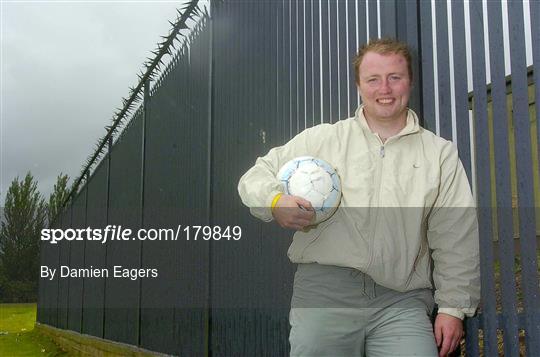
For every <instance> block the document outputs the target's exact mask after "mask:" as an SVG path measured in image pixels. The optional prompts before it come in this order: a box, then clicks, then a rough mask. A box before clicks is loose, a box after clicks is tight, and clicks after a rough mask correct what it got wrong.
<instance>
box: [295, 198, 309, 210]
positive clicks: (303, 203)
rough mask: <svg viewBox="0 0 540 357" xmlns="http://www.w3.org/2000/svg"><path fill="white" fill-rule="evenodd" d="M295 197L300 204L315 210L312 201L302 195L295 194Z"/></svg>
mask: <svg viewBox="0 0 540 357" xmlns="http://www.w3.org/2000/svg"><path fill="white" fill-rule="evenodd" d="M294 197H295V199H296V203H298V205H299V206H302V207H304V208H305V209H308V210H313V206H312V205H311V202H309V201H308V200H306V199H304V198H302V197H298V196H294Z"/></svg>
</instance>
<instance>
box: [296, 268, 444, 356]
mask: <svg viewBox="0 0 540 357" xmlns="http://www.w3.org/2000/svg"><path fill="white" fill-rule="evenodd" d="M433 305H434V302H433V297H432V293H431V290H429V289H419V290H413V291H409V292H405V293H401V292H397V291H394V290H391V289H387V288H385V287H382V286H380V285H378V284H376V283H375V282H374V281H373V280H372V279H371V278H370V277H369V276H368V275H366V274H364V273H362V272H360V271H358V270H356V269H351V268H342V267H336V266H328V265H319V264H299V265H298V270H297V272H296V274H295V278H294V291H293V298H292V302H291V311H290V315H289V321H290V324H291V333H290V336H289V341H290V343H291V356H309V357H312V356H326V357H337V356H347V357H352V356H367V357H389V356H433V357H436V356H438V352H437V347H436V345H435V337H434V335H433V328H432V324H431V321H430V316H429V315H430V314H431V311H432V310H433Z"/></svg>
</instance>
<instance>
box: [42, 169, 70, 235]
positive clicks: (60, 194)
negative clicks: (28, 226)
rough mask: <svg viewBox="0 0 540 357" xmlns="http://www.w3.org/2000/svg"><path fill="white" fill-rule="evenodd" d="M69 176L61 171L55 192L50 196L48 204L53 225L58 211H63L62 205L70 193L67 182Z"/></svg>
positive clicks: (49, 217) (48, 211)
mask: <svg viewBox="0 0 540 357" xmlns="http://www.w3.org/2000/svg"><path fill="white" fill-rule="evenodd" d="M68 181H69V176H68V175H64V174H62V173H60V175H58V177H57V178H56V184H55V185H54V188H53V192H52V193H51V195H50V196H49V204H48V205H47V215H48V224H49V225H51V224H52V223H53V222H54V220H55V219H56V216H57V215H58V213H60V212H61V211H62V205H63V204H64V201H65V200H66V198H67V197H68V195H69V188H68V187H67V183H68Z"/></svg>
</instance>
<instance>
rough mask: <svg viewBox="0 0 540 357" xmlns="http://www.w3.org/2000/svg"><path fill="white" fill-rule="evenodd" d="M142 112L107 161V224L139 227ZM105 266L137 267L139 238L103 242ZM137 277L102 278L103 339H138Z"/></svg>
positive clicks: (115, 146)
mask: <svg viewBox="0 0 540 357" xmlns="http://www.w3.org/2000/svg"><path fill="white" fill-rule="evenodd" d="M141 135H142V114H141V112H140V111H138V112H137V114H136V115H135V116H134V118H133V119H132V120H131V123H130V125H129V127H128V128H127V129H126V130H125V131H124V132H123V134H122V136H121V137H120V138H119V139H118V141H117V142H116V143H115V145H114V146H113V149H112V152H111V163H110V165H111V166H110V178H109V180H110V188H109V210H108V218H107V224H110V225H122V226H123V227H126V228H128V227H129V228H130V229H133V230H135V229H138V228H139V227H140V217H141V210H140V200H141V199H140V197H141V196H140V191H141V162H142V159H141V154H142V151H141V142H142V136H141ZM105 245H106V247H105V250H106V252H105V254H106V258H105V259H106V266H107V268H108V269H109V270H110V271H111V270H112V269H114V266H115V265H120V266H125V267H134V268H138V267H140V254H141V251H140V244H139V242H136V241H135V242H118V241H112V242H107V243H106V244H105ZM139 294H140V287H139V281H132V280H130V279H111V278H108V279H106V280H105V304H104V305H105V318H104V326H103V336H104V337H105V338H106V339H109V340H113V341H120V342H124V343H129V344H132V345H137V344H138V339H139Z"/></svg>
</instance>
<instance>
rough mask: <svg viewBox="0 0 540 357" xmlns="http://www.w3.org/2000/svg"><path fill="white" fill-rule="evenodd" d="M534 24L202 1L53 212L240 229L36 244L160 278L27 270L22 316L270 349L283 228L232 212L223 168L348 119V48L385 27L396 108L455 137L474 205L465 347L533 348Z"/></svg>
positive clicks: (199, 349) (501, 8)
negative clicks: (474, 276)
mask: <svg viewBox="0 0 540 357" xmlns="http://www.w3.org/2000/svg"><path fill="white" fill-rule="evenodd" d="M524 8H525V9H529V10H528V11H527V12H526V14H527V15H526V16H525V17H524V13H523V9H524ZM524 18H525V19H527V21H529V19H530V26H524V23H528V22H526V21H524V20H523V19H524ZM488 23H489V24H488ZM539 27H540V3H539V2H535V1H531V2H529V3H525V4H523V3H522V2H518V1H515V2H514V1H512V2H508V3H505V2H495V1H489V2H481V1H470V2H465V3H464V2H463V1H452V2H448V3H447V2H435V1H360V0H357V1H355V0H350V1H332V0H321V1H288V0H287V1H286V0H283V1H214V2H212V7H211V18H209V17H204V18H203V19H202V20H201V22H200V24H199V25H198V26H197V27H196V28H195V29H194V31H193V33H192V35H191V37H190V40H189V41H188V42H187V43H186V45H185V46H183V47H182V48H181V49H180V51H179V52H178V53H177V54H176V55H175V57H174V60H173V61H172V63H171V64H170V65H169V66H168V67H167V68H166V69H165V71H164V72H163V74H162V76H161V77H160V78H159V79H158V80H157V81H156V84H155V85H154V86H153V87H152V88H150V86H149V85H148V82H146V91H145V95H144V104H143V106H142V107H141V108H140V109H139V110H138V111H136V113H135V114H134V115H133V117H132V119H131V120H130V123H129V124H128V125H127V127H126V128H125V129H124V131H123V133H121V134H120V136H118V138H117V139H116V141H115V143H114V145H112V142H111V144H110V147H109V151H108V153H107V154H106V155H105V156H104V157H103V159H102V160H101V162H100V164H99V165H98V166H97V167H96V168H95V169H94V170H93V173H92V175H91V176H90V177H88V179H87V180H86V182H85V185H84V186H83V187H82V188H80V189H79V190H78V194H77V196H76V197H73V198H72V200H71V201H70V202H69V204H68V205H67V206H66V209H65V210H64V212H63V213H62V215H61V216H60V217H59V219H58V220H57V222H56V223H55V225H56V226H57V227H63V228H68V227H81V228H84V227H87V226H101V227H103V226H105V225H107V224H116V225H124V226H128V227H132V228H137V227H174V226H177V225H178V224H182V225H184V226H187V225H195V224H200V225H210V226H227V225H229V226H230V225H239V226H241V227H242V229H243V236H242V239H241V240H239V241H235V242H231V241H223V240H221V241H198V242H193V241H185V240H183V241H179V242H176V243H175V244H174V245H170V244H155V242H146V241H145V242H137V243H131V244H124V243H125V242H110V243H107V244H103V245H102V244H95V243H94V242H86V243H85V244H79V242H62V243H60V244H57V245H51V244H48V243H47V244H43V245H42V265H51V266H55V265H70V266H81V267H88V266H108V267H112V266H113V265H125V266H139V267H146V266H155V267H158V268H159V270H160V272H162V273H163V274H164V275H165V279H167V280H166V281H167V283H166V284H164V283H163V280H161V281H159V282H156V281H153V280H137V281H131V280H129V279H103V278H85V279H75V278H68V279H60V280H52V281H47V280H43V279H42V280H41V282H40V295H39V296H40V300H39V309H38V320H39V321H40V322H42V323H45V324H49V325H52V326H57V327H60V328H64V329H69V330H73V331H77V332H81V333H86V334H90V335H94V336H98V337H103V338H106V339H110V340H114V341H120V342H126V343H129V344H133V345H138V346H142V347H144V348H147V349H150V350H155V351H160V352H166V353H171V354H178V355H203V354H205V353H209V354H211V355H216V356H217V355H223V356H230V355H246V356H247V355H249V356H253V355H287V354H288V349H289V346H288V329H289V327H288V309H289V303H290V295H291V290H292V286H291V285H292V276H293V268H294V267H293V266H292V265H291V264H290V263H289V262H288V259H287V257H286V249H287V246H288V243H289V239H290V237H289V233H288V232H284V231H282V230H280V229H278V228H277V227H275V225H268V224H262V223H260V222H258V221H256V220H255V219H254V218H252V217H251V216H250V215H249V213H248V210H247V209H246V208H245V207H243V206H242V204H241V203H240V201H239V198H238V195H237V193H236V185H237V182H238V179H239V177H240V176H241V175H242V174H243V173H244V172H245V171H246V170H247V169H248V168H249V167H250V166H251V165H252V164H253V162H254V160H255V158H256V157H257V156H260V155H263V154H265V153H266V152H267V151H268V150H269V149H270V148H272V147H274V146H277V145H280V144H282V143H284V142H286V141H287V140H288V139H289V138H291V137H292V136H293V135H295V134H296V133H298V132H300V131H301V130H303V129H305V128H306V127H310V126H313V125H316V124H318V123H322V122H334V121H337V120H340V119H343V118H346V117H348V116H351V115H352V113H353V111H354V110H355V109H356V107H357V106H358V104H359V98H358V95H357V91H356V87H355V82H354V75H353V70H352V66H351V62H352V58H353V55H354V53H355V52H356V50H357V48H358V46H360V45H361V44H363V43H365V42H366V41H367V40H368V39H369V38H373V37H383V36H394V37H397V38H399V39H402V40H404V41H406V42H407V43H409V45H410V46H411V48H412V49H413V51H414V58H413V60H414V65H413V71H414V73H415V86H414V89H413V95H412V97H411V103H410V104H411V107H412V108H413V109H415V110H416V111H417V112H418V113H419V114H420V116H421V118H423V119H424V126H425V127H427V128H428V129H430V130H432V131H435V132H437V133H438V134H440V135H441V136H443V137H445V138H447V139H450V140H453V141H454V142H455V143H456V144H457V145H458V148H459V153H460V156H461V159H462V161H463V162H464V165H465V167H466V171H467V174H468V176H469V178H470V180H471V182H472V183H473V188H474V191H475V195H476V197H477V201H478V206H479V222H480V234H481V268H482V306H481V312H480V313H479V314H478V316H476V317H474V318H471V319H467V322H466V328H467V339H466V341H467V349H466V353H467V355H471V356H475V355H478V354H479V353H480V349H483V354H484V355H487V356H492V355H496V354H497V348H498V344H499V343H498V338H499V339H500V340H502V344H503V346H504V347H503V349H504V353H505V355H508V356H514V355H518V354H519V351H520V350H522V351H523V350H524V351H525V353H526V355H529V356H534V355H537V354H538V353H540V346H539V344H540V297H539V294H538V261H537V259H538V258H537V257H538V246H537V244H538V243H537V238H536V230H537V229H539V227H535V221H536V219H535V214H538V206H540V193H539V192H538V191H539V190H538V187H540V186H538V185H539V181H540V180H539V177H538V175H539V172H538V171H539V170H538V150H539V145H538V143H539V140H538V139H539V136H540V129H539V126H538V125H537V123H538V117H537V115H538V114H537V112H536V105H535V103H537V102H538V98H539V92H540V91H535V90H534V83H537V79H538V68H539V64H538V60H539V59H540V46H539V43H540V38H539V33H540V32H539V31H531V28H532V29H535V28H539ZM527 33H530V34H531V35H532V40H530V41H529V40H528V37H527V36H526V34H527ZM526 41H529V43H530V46H526ZM505 48H506V49H508V50H509V51H506V53H507V56H506V57H505V51H504V49H505ZM529 48H530V50H531V53H532V58H533V63H532V65H531V66H529V73H530V75H529V77H527V57H526V55H527V53H526V52H527V51H529ZM505 61H506V62H505ZM505 63H508V64H510V66H506V67H509V68H510V69H511V81H510V78H507V77H506V74H507V69H506V68H505ZM527 78H529V82H527ZM507 82H508V83H507ZM487 84H489V86H488V85H487ZM507 84H508V85H507ZM508 88H510V89H511V90H509V89H508ZM531 88H532V89H531ZM509 91H510V92H511V93H509ZM510 97H511V100H509V98H510ZM531 108H532V109H531ZM470 109H472V110H470ZM490 113H491V114H490ZM535 185H536V186H535ZM535 187H536V189H535ZM515 237H519V239H517V240H516V239H515ZM494 241H496V243H495V242H494ZM516 241H518V242H519V245H516V244H515V242H516ZM194 243H196V244H194ZM515 246H516V247H519V250H516V249H515ZM494 253H495V254H494ZM497 257H498V258H497ZM518 257H519V262H520V265H519V266H516V265H515V260H516V258H518ZM516 279H518V280H519V282H520V283H519V284H518V285H516ZM498 295H500V299H499V300H498V301H496V296H498ZM520 331H522V332H521V335H522V336H524V337H523V338H521V337H520ZM479 339H481V340H482V341H481V342H480V341H479ZM522 339H524V342H523V341H522Z"/></svg>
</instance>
